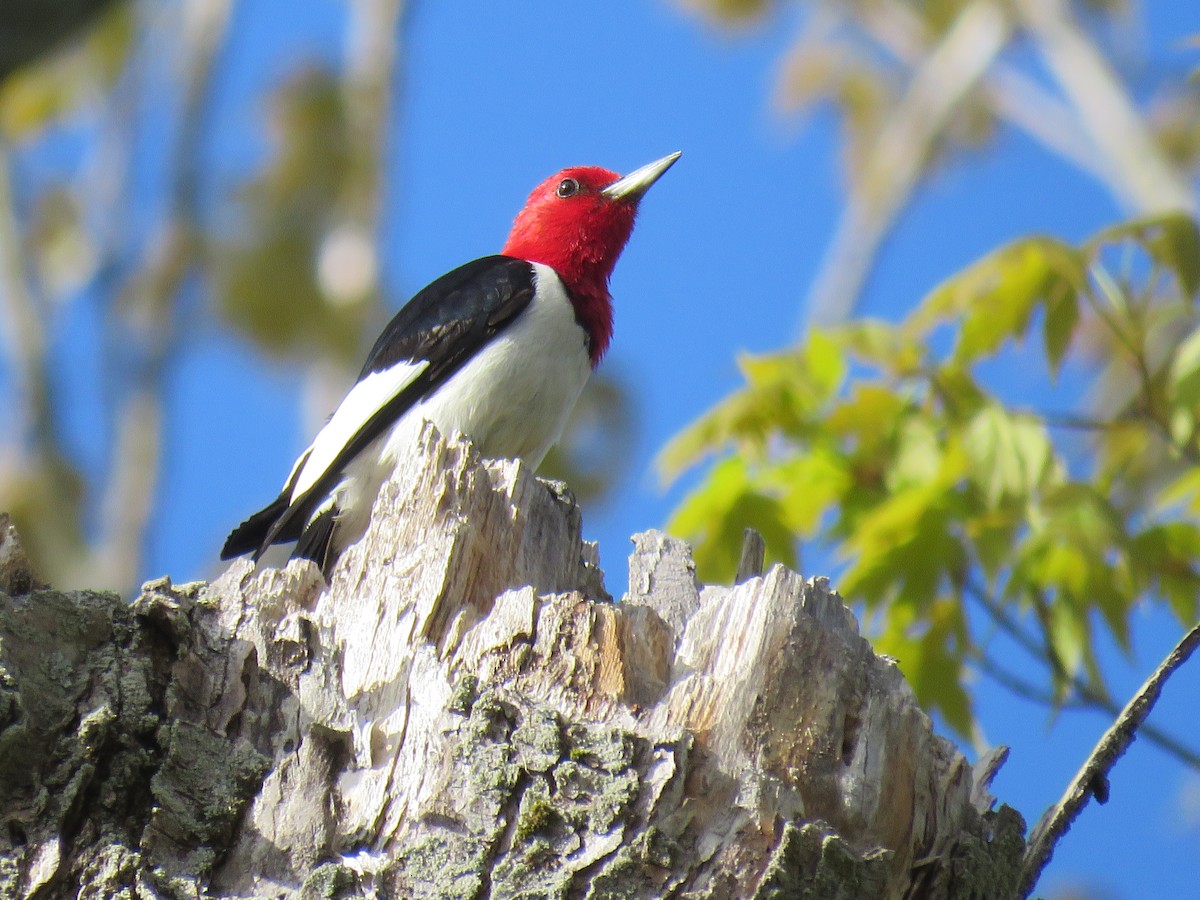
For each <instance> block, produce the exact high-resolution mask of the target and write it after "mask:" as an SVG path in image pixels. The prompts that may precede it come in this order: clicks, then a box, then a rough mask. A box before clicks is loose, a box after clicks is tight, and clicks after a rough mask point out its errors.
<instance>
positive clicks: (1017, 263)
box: [914, 237, 1087, 362]
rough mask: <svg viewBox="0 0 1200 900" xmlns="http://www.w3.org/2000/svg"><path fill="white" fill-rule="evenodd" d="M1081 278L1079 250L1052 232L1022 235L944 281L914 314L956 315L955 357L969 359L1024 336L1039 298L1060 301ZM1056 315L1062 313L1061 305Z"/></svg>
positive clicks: (1080, 286)
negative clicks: (957, 334) (1040, 234)
mask: <svg viewBox="0 0 1200 900" xmlns="http://www.w3.org/2000/svg"><path fill="white" fill-rule="evenodd" d="M1086 283H1087V267H1086V265H1085V262H1084V258H1083V256H1082V254H1080V252H1079V251H1078V250H1076V249H1075V248H1073V247H1071V246H1070V245H1068V244H1064V243H1063V242H1061V241H1057V240H1054V239H1052V238H1045V237H1038V238H1026V239H1023V240H1020V241H1017V242H1015V243H1012V244H1009V245H1008V246H1006V247H1003V248H1001V249H1000V250H997V251H996V252H994V253H992V254H990V255H988V256H986V257H984V258H983V259H982V260H980V261H979V262H977V263H975V264H973V265H971V266H970V267H968V268H967V269H965V270H964V271H962V272H960V273H958V274H957V275H955V276H954V277H952V278H950V279H949V280H948V281H946V282H944V283H943V284H942V285H941V286H939V287H938V288H936V289H935V290H934V291H933V293H931V294H930V295H929V296H928V297H926V299H925V300H924V301H923V302H922V304H921V308H920V309H919V310H918V312H917V313H916V315H915V317H914V320H915V321H916V322H926V321H930V320H934V321H937V320H942V319H945V318H948V317H949V318H958V319H959V320H960V322H961V325H960V329H959V338H958V343H957V345H956V347H955V358H956V359H957V360H959V361H960V362H972V361H975V360H977V359H980V358H981V357H984V356H988V355H991V354H993V353H995V352H996V350H997V349H999V347H1000V346H1001V344H1003V343H1004V342H1005V341H1006V340H1009V339H1017V338H1021V337H1023V336H1024V335H1025V332H1026V330H1027V329H1028V327H1029V322H1030V320H1031V318H1032V316H1033V312H1034V310H1035V309H1036V307H1037V305H1038V304H1039V303H1046V304H1047V305H1057V306H1061V304H1063V303H1064V302H1066V301H1065V300H1064V298H1066V297H1068V296H1072V295H1074V294H1076V293H1078V292H1079V291H1080V290H1082V289H1083V287H1084V286H1085V285H1086ZM1056 316H1057V318H1059V319H1061V318H1062V316H1063V311H1062V310H1061V309H1060V310H1058V311H1057V313H1056ZM1062 324H1063V323H1062V322H1058V323H1057V324H1056V329H1057V330H1056V333H1055V337H1056V339H1057V340H1062V336H1061V335H1059V334H1058V330H1061V328H1062ZM1063 346H1064V347H1065V343H1064V344H1063Z"/></svg>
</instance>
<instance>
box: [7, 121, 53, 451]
mask: <svg viewBox="0 0 1200 900" xmlns="http://www.w3.org/2000/svg"><path fill="white" fill-rule="evenodd" d="M23 243H24V242H23V240H22V237H21V227H20V224H19V220H18V216H17V210H16V199H15V198H14V197H13V192H12V160H11V158H10V156H9V152H8V147H7V146H6V145H5V144H4V143H3V142H0V292H2V293H3V296H4V302H3V303H0V316H3V319H2V322H3V326H4V338H5V343H6V344H7V348H6V349H7V354H8V358H9V359H10V360H12V366H13V375H14V381H15V382H16V387H15V389H14V391H13V394H14V406H15V410H16V417H15V421H14V423H13V424H14V425H15V426H16V427H15V428H14V430H13V433H12V435H11V437H12V438H13V439H14V440H15V441H16V442H17V443H18V444H21V443H23V442H25V441H27V440H33V442H34V443H35V445H37V446H39V447H43V448H44V447H45V445H46V444H47V442H49V441H51V440H52V437H51V432H50V401H49V396H48V394H49V389H48V387H47V378H46V371H45V349H46V335H45V323H44V322H43V312H42V310H40V309H39V308H38V303H37V302H36V300H35V298H34V295H33V291H32V290H31V289H30V285H29V281H30V277H31V273H30V272H29V270H28V268H27V267H26V265H25V259H26V257H25V254H24V252H23Z"/></svg>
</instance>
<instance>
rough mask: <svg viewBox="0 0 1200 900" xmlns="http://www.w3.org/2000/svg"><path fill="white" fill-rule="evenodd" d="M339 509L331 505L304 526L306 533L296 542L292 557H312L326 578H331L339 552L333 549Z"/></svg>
mask: <svg viewBox="0 0 1200 900" xmlns="http://www.w3.org/2000/svg"><path fill="white" fill-rule="evenodd" d="M337 514H338V510H337V508H336V507H334V506H331V507H329V508H328V509H326V510H325V511H323V512H322V513H321V514H320V515H318V516H316V517H315V518H314V519H313V520H312V521H311V522H309V523H308V525H307V526H305V528H304V533H303V534H302V535H300V540H299V541H297V542H296V549H295V550H293V551H292V558H293V559H295V558H297V557H299V558H301V559H311V560H312V561H313V562H315V563H316V564H317V565H318V566H320V567H321V574H323V575H324V576H325V578H326V580H328V579H329V576H330V574H331V573H332V572H333V566H334V563H336V562H337V556H338V555H337V553H335V552H334V550H333V532H334V528H335V526H336V525H337Z"/></svg>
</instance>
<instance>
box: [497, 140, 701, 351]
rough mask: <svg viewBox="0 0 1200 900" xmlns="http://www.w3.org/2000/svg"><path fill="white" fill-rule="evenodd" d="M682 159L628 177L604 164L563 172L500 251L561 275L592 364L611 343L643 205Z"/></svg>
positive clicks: (538, 195) (544, 187)
mask: <svg viewBox="0 0 1200 900" xmlns="http://www.w3.org/2000/svg"><path fill="white" fill-rule="evenodd" d="M678 158H679V154H678V153H673V154H671V155H670V156H666V157H663V158H662V159H660V160H658V161H656V162H653V163H650V164H649V165H647V166H643V167H642V168H640V169H638V170H637V171H636V172H632V173H630V174H629V175H626V176H625V177H624V178H622V177H621V176H620V175H618V174H617V173H616V172H610V171H609V170H608V169H601V168H599V167H598V166H574V167H572V168H569V169H563V170H562V171H561V172H558V173H557V174H556V175H552V176H551V177H550V178H547V179H546V180H545V181H543V182H542V183H541V184H539V185H538V186H537V187H536V188H534V189H533V193H531V194H530V195H529V199H528V200H527V201H526V202H525V206H524V207H523V208H522V209H521V211H520V212H519V213H518V214H517V218H516V220H515V221H514V222H513V227H512V231H510V232H509V235H508V241H507V242H505V244H504V249H503V250H502V251H501V252H502V253H503V254H504V255H505V256H513V257H517V258H519V259H527V260H530V261H531V262H537V263H542V264H544V265H547V266H550V267H551V268H552V269H554V270H555V271H556V272H557V273H558V275H559V277H560V278H562V280H563V282H564V283H565V284H566V285H567V287H568V288H570V290H571V292H572V294H573V295H574V300H575V306H576V313H577V315H578V316H579V318H580V321H581V322H582V324H583V326H584V327H585V328H586V329H587V330H588V333H589V334H590V335H591V338H592V362H593V364H595V363H597V362H599V361H600V357H601V356H602V355H603V354H604V351H605V350H606V349H607V347H608V343H609V340H610V339H611V337H612V301H611V299H610V297H609V294H608V279H609V277H610V276H611V275H612V271H613V268H614V267H615V266H616V264H617V258H618V257H619V256H620V255H621V251H622V250H623V249H625V244H626V242H628V240H629V235H630V234H631V233H632V232H633V221H634V219H635V217H636V216H637V208H638V201H639V200H641V198H642V195H643V194H645V192H646V191H647V190H648V189H649V187H650V185H652V184H654V182H655V181H657V180H658V178H659V176H660V175H662V174H663V172H665V171H666V170H667V169H669V168H670V167H671V165H672V164H673V163H674V162H675V160H676V159H678Z"/></svg>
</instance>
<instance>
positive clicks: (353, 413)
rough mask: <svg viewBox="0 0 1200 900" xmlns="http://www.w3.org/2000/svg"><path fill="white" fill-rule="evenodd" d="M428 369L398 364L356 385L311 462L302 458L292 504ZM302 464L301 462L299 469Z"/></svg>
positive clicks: (314, 444) (331, 419)
mask: <svg viewBox="0 0 1200 900" xmlns="http://www.w3.org/2000/svg"><path fill="white" fill-rule="evenodd" d="M428 366H429V363H428V362H427V361H425V360H421V361H420V362H416V363H396V364H395V365H393V366H391V367H389V368H387V369H385V370H383V371H382V372H372V373H371V374H369V375H367V376H366V377H365V378H363V379H362V380H361V381H359V382H358V383H357V384H355V385H354V387H353V388H351V389H350V393H348V394H347V395H346V398H345V399H344V400H343V401H342V402H341V404H340V405H339V406H338V408H337V409H336V410H334V412H333V415H332V416H330V417H329V421H328V422H326V423H325V427H324V428H322V429H321V430H320V431H319V432H318V433H317V436H316V438H314V439H313V442H312V445H311V446H310V447H309V448H308V451H306V452H307V453H308V458H307V459H305V458H304V456H301V457H300V460H301V462H303V467H302V468H300V471H299V474H298V475H297V477H296V483H295V484H294V485H292V491H291V495H290V500H291V502H293V503H294V502H295V501H296V498H297V497H299V496H301V495H302V494H303V493H304V492H305V491H307V490H308V489H309V488H311V487H312V486H313V485H314V484H316V483H317V480H318V479H319V478H320V477H321V476H322V475H324V474H325V470H326V469H328V468H329V466H330V465H331V464H332V463H333V461H334V460H335V459H336V458H337V455H338V453H340V452H341V450H342V448H343V447H345V446H346V443H347V442H348V441H349V440H350V439H351V438H352V437H354V435H356V434H358V432H359V431H360V430H361V429H362V427H363V426H364V425H365V424H366V422H367V420H368V419H369V418H371V416H373V415H374V414H375V413H376V412H377V411H378V410H379V409H380V408H381V407H382V406H384V405H385V404H386V403H387V402H388V401H389V400H391V399H392V398H393V397H395V396H396V395H397V394H399V393H400V392H401V391H402V390H404V388H405V387H407V386H408V385H409V384H410V383H411V382H412V380H413V379H414V378H416V377H417V376H418V375H420V374H421V373H422V372H423V371H425V369H426V368H428ZM300 464H301V463H300V462H298V463H297V466H299V465H300Z"/></svg>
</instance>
